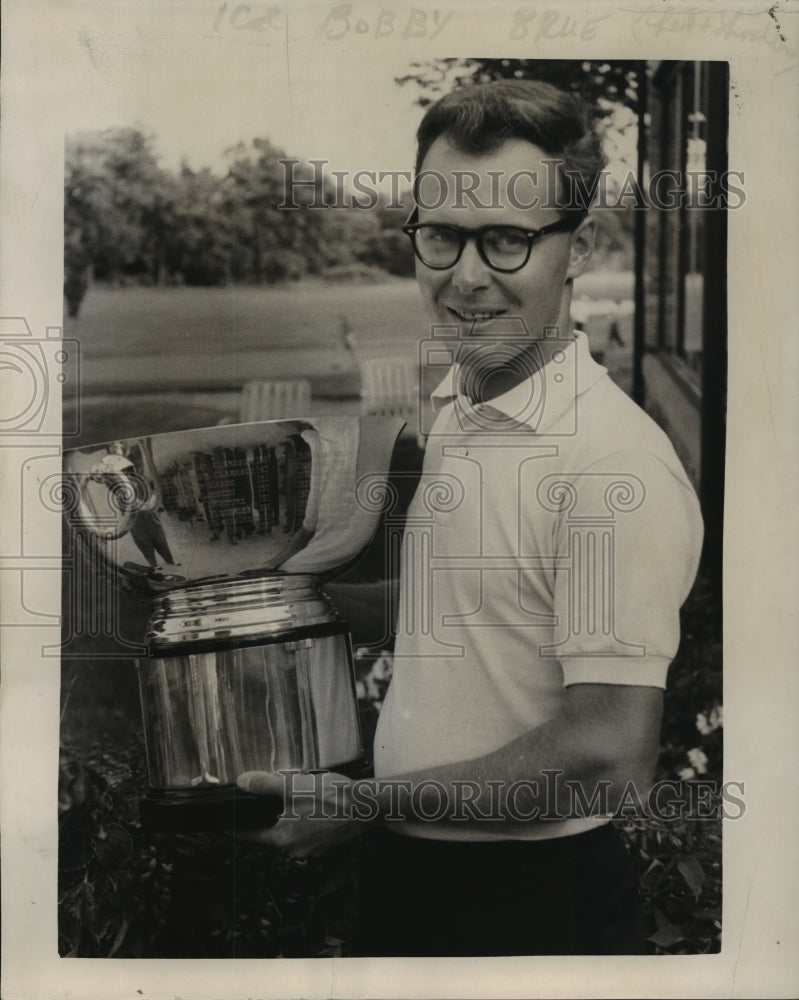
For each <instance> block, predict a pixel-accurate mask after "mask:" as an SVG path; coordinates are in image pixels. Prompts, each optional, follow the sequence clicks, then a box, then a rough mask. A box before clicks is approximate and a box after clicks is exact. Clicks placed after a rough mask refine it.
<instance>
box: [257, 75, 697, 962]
mask: <svg viewBox="0 0 799 1000" xmlns="http://www.w3.org/2000/svg"><path fill="white" fill-rule="evenodd" d="M418 141H419V151H418V158H417V184H416V197H417V209H416V210H415V211H414V213H413V216H412V217H411V219H410V220H409V223H408V224H407V226H406V232H407V233H408V235H409V236H410V238H411V239H412V240H413V243H414V250H415V253H416V258H417V263H416V277H417V281H418V284H419V287H420V289H421V293H422V296H423V299H424V301H425V304H426V306H427V310H428V312H429V315H430V318H431V321H432V324H433V332H434V334H436V336H434V337H433V338H431V341H430V344H431V350H430V357H431V358H438V357H443V358H444V359H445V360H446V361H447V362H449V361H452V362H453V365H452V367H451V369H450V370H449V371H448V372H447V374H446V377H445V378H444V380H443V382H442V383H441V385H440V386H439V388H438V389H437V390H436V392H435V393H434V397H433V399H434V405H435V406H436V407H437V408H438V412H437V416H436V419H435V422H434V424H433V427H432V429H431V432H430V436H429V439H428V444H427V450H426V455H425V465H424V469H423V472H422V479H421V482H420V485H419V488H418V490H417V493H416V496H415V498H414V501H413V503H412V505H411V508H410V510H409V514H408V524H407V527H406V533H405V540H404V544H403V563H402V579H401V586H400V590H401V596H400V608H399V613H398V628H397V637H396V647H395V658H394V676H393V679H392V681H391V684H390V687H389V691H388V695H387V698H386V701H385V704H384V707H383V709H382V713H381V716H380V721H379V725H378V729H377V734H376V737H375V747H374V759H375V774H376V778H375V779H373V780H371V781H365V782H364V781H346V779H341V778H340V776H335V777H333V776H329V775H328V776H312V777H308V778H306V779H304V780H305V781H306V782H307V783H308V784H302V785H301V784H299V783H297V784H295V783H293V782H289V783H288V785H287V787H286V798H287V816H286V818H284V819H281V820H280V821H279V822H278V824H277V825H276V826H275V827H274V828H273V829H272V830H271V831H268V832H266V833H265V834H264V835H263V839H264V840H265V841H266V842H270V843H274V844H277V845H279V846H282V847H285V848H287V849H288V850H290V851H291V853H293V854H295V855H303V854H307V853H311V852H313V851H315V850H317V849H319V848H321V847H323V846H325V845H327V844H330V843H332V842H334V841H336V840H340V839H345V838H347V837H350V836H353V834H354V833H358V832H361V830H363V829H364V828H365V827H368V828H370V830H371V833H370V839H369V846H368V849H367V851H366V852H365V854H366V867H367V870H366V872H365V874H364V879H363V901H362V902H363V913H362V917H363V920H362V923H363V929H364V932H363V935H362V939H361V942H360V945H359V949H360V953H362V954H370V955H436V954H438V955H477V954H480V955H491V954H505V955H507V954H568V953H571V954H580V953H582V954H599V953H608V954H613V953H615V954H619V953H634V952H639V951H641V950H643V942H642V938H641V932H640V926H639V921H638V911H637V900H636V888H635V884H634V878H633V874H632V865H631V861H630V859H629V858H628V856H627V854H626V851H625V849H624V847H623V845H622V843H621V841H620V839H619V837H618V835H617V833H616V831H615V829H614V828H613V827H612V826H610V825H609V824H608V817H609V815H610V814H612V812H613V811H614V809H615V808H616V807H617V806H618V804H619V802H620V801H621V800H622V799H623V797H625V796H627V801H629V795H630V791H631V790H632V791H633V792H634V795H635V797H636V798H637V800H639V801H643V802H645V801H646V794H647V790H648V787H649V782H650V781H651V775H652V770H653V766H654V763H655V759H656V754H657V749H658V736H659V727H660V715H661V707H662V690H663V686H664V684H665V679H666V671H667V668H668V665H669V662H670V660H671V659H672V658H673V656H674V654H675V652H676V649H677V644H678V639H679V623H678V611H679V607H680V605H681V604H682V602H683V600H684V599H685V597H686V596H687V593H688V591H689V589H690V586H691V584H692V581H693V577H694V574H695V572H696V567H697V563H698V557H699V550H700V545H701V535H702V529H701V520H700V516H699V510H698V504H697V501H696V497H695V495H694V493H693V491H692V489H691V487H690V485H689V483H688V481H687V480H686V477H685V474H684V472H683V470H682V468H681V467H680V464H679V461H678V460H677V458H676V456H675V454H674V451H673V449H672V448H671V445H670V444H669V442H668V440H667V439H666V438H665V436H664V435H663V434H662V432H661V431H660V430H659V429H658V428H657V427H656V426H655V425H654V424H653V423H652V421H650V420H649V418H648V417H647V416H646V415H645V414H644V413H643V412H642V411H641V410H640V409H639V408H638V407H637V406H635V404H633V403H632V402H631V401H630V400H629V399H628V398H627V397H626V396H625V395H624V394H623V393H622V392H621V391H620V390H619V389H618V388H617V387H616V386H615V385H614V384H613V383H612V382H611V380H610V379H609V377H608V375H607V373H606V371H605V369H604V368H602V367H600V366H599V365H597V364H596V363H595V362H593V360H592V359H591V357H590V354H589V351H588V344H587V340H586V338H585V335H584V334H581V333H578V334H575V332H574V330H573V327H572V322H571V318H570V310H569V307H570V301H571V295H572V287H573V282H574V279H575V278H577V277H578V276H579V275H580V274H582V273H583V271H584V270H585V268H586V266H587V264H588V261H589V259H590V257H591V252H592V249H593V242H594V231H595V220H594V219H593V218H592V216H591V215H590V213H588V212H587V211H586V208H587V206H586V205H585V204H583V201H584V193H585V192H586V191H590V190H591V189H592V186H593V182H594V180H595V178H596V176H597V173H598V171H599V170H600V169H601V168H602V166H603V159H602V155H601V150H600V144H599V141H598V139H597V136H596V135H595V133H594V131H593V130H592V127H591V121H590V116H589V114H588V113H587V111H586V109H585V108H584V107H583V105H582V103H581V102H580V101H578V100H577V99H576V98H574V97H573V96H571V95H568V94H565V93H563V92H561V91H559V90H557V89H555V88H552V87H550V86H548V85H546V84H542V83H533V82H521V81H502V82H496V83H493V84H488V85H485V86H479V87H469V88H463V89H460V90H457V91H455V92H454V93H453V94H450V95H448V96H447V97H445V98H443V99H442V100H440V101H439V102H438V103H437V104H435V105H434V106H433V107H431V108H430V109H429V110H428V112H427V113H426V115H425V117H424V119H423V121H422V124H421V126H420V128H419V132H418ZM575 176H577V177H579V183H576V182H575ZM442 333H443V339H442ZM240 783H241V785H242V787H244V788H246V789H248V790H250V791H254V792H261V793H269V792H272V793H274V792H278V791H280V792H282V791H283V789H284V785H283V780H282V779H281V778H279V777H277V776H270V775H262V774H252V775H244V776H242V778H241V782H240ZM309 791H310V792H312V794H309ZM367 802H368V803H369V804H370V805H371V808H367V807H366V803H367ZM324 817H327V818H324Z"/></svg>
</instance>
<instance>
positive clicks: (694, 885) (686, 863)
mask: <svg viewBox="0 0 799 1000" xmlns="http://www.w3.org/2000/svg"><path fill="white" fill-rule="evenodd" d="M677 870H678V871H679V873H680V875H682V877H683V878H684V879H685V882H686V884H687V886H688V888H689V889H690V890H691V892H692V893H693V894H694V896H695V897H696V899H699V897H700V896H701V894H702V886H703V885H704V882H705V870H704V868H703V867H702V865H701V864H700V862H699V861H698V860H697V858H695V857H693V856H691V855H689V856H688V857H684V858H680V860H679V861H678V862H677Z"/></svg>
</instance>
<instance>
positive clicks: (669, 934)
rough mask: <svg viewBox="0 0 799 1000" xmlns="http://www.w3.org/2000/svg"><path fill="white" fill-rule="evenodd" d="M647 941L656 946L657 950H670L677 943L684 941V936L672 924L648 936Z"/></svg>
mask: <svg viewBox="0 0 799 1000" xmlns="http://www.w3.org/2000/svg"><path fill="white" fill-rule="evenodd" d="M647 940H649V941H651V942H652V944H654V945H657V947H658V948H672V947H673V946H674V945H675V944H677V943H678V942H679V941H684V940H685V935H684V934H683V932H682V931H681V930H680V928H679V927H676V926H675V925H674V924H666V926H665V927H661V928H660V930H658V931H655V933H654V934H652V935H650V937H649V938H648V939H647Z"/></svg>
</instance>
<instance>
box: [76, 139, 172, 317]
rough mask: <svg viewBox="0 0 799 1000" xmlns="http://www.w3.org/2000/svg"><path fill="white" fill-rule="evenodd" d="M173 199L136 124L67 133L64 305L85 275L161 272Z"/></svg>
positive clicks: (108, 276)
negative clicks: (73, 134)
mask: <svg viewBox="0 0 799 1000" xmlns="http://www.w3.org/2000/svg"><path fill="white" fill-rule="evenodd" d="M173 198H174V189H173V186H172V184H171V183H170V178H169V175H168V174H166V172H165V171H163V170H161V168H160V167H159V166H158V163H157V161H156V158H155V155H154V154H153V152H152V149H151V140H150V139H149V138H147V137H146V136H144V135H143V134H142V133H141V132H140V131H139V130H138V129H133V128H112V129H104V130H102V131H96V132H82V133H80V134H79V135H75V136H69V137H67V141H66V149H65V180H64V229H65V240H64V244H65V270H66V275H67V279H66V282H65V286H66V289H65V290H66V291H67V295H68V301H69V304H70V310H71V311H72V310H73V309H74V315H77V309H78V307H79V305H80V297H82V295H79V291H80V288H83V289H84V291H85V286H86V283H87V279H88V275H89V274H90V273H91V274H92V275H93V276H94V277H97V278H105V279H108V280H111V281H116V280H118V279H119V277H120V276H121V275H122V274H123V273H132V274H146V275H147V276H148V278H149V279H150V280H152V281H158V280H159V278H160V277H161V269H160V263H161V260H162V257H163V249H164V248H163V240H164V238H165V233H166V231H167V230H168V228H169V219H168V213H169V211H170V208H171V205H172V202H173Z"/></svg>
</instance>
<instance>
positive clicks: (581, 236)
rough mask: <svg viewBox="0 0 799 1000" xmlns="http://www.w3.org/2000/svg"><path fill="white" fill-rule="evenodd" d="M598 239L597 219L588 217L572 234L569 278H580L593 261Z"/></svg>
mask: <svg viewBox="0 0 799 1000" xmlns="http://www.w3.org/2000/svg"><path fill="white" fill-rule="evenodd" d="M595 239H596V219H595V218H594V216H592V215H587V216H586V217H585V218H584V219H583V221H582V222H581V223H580V225H579V226H578V227H577V228H576V229H575V230H574V232H573V233H572V240H571V250H570V253H569V270H568V273H567V277H568V278H570V279H572V280H573V279H574V278H579V277H580V275H581V274H582V273H583V271H584V270H585V269H586V267H587V266H588V262H589V261H590V260H591V254H592V253H593V252H594V241H595Z"/></svg>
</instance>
